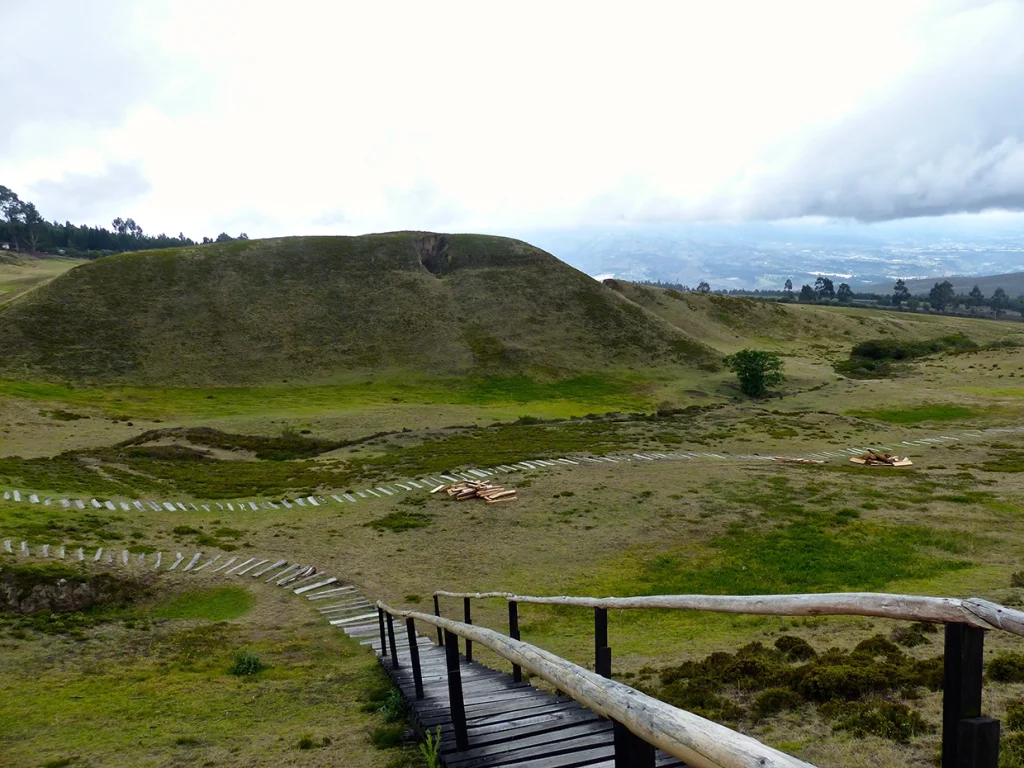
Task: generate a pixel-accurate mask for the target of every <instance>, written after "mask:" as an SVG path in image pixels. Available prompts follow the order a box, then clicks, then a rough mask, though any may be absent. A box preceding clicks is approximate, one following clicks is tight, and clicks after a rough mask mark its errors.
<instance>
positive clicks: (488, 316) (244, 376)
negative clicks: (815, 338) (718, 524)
mask: <svg viewBox="0 0 1024 768" xmlns="http://www.w3.org/2000/svg"><path fill="white" fill-rule="evenodd" d="M0 350H3V353H2V355H0V373H4V374H7V375H16V376H18V377H20V378H24V377H26V376H27V377H42V378H49V379H53V378H60V379H62V380H76V381H94V382H132V383H146V384H178V385H187V384H229V383H230V384H255V383H264V382H274V381H276V382H281V381H283V380H287V381H290V382H298V381H301V382H311V381H331V380H334V379H337V378H339V377H343V376H345V375H347V374H362V373H367V372H376V371H416V372H422V373H426V374H439V375H448V374H466V373H479V374H507V373H518V372H532V373H538V374H542V375H549V376H560V375H565V374H571V373H577V372H583V371H596V370H602V369H610V368H614V369H625V368H632V367H641V366H642V367H650V366H672V365H680V364H682V365H688V366H714V365H715V362H716V360H717V359H718V355H717V353H715V352H714V351H713V350H711V349H710V348H709V347H706V346H704V345H703V344H701V343H699V342H697V341H695V340H694V339H693V338H692V337H690V336H689V335H687V334H686V333H684V332H683V331H681V330H679V329H678V328H675V327H673V326H671V325H670V324H669V323H667V322H665V321H664V320H662V319H660V318H658V317H657V316H656V315H654V314H652V313H650V312H647V311H645V310H644V309H643V308H641V307H639V306H638V305H637V304H635V303H634V302H632V301H629V300H628V299H626V298H625V297H623V296H621V295H619V294H617V293H616V292H615V291H612V290H611V289H609V288H608V287H606V286H604V285H602V284H601V283H598V282H596V281H594V280H593V279H591V278H589V277H587V276H586V275H584V274H583V273H582V272H579V271H577V270H575V269H573V268H571V267H569V266H568V265H566V264H564V263H562V262H560V261H559V260H558V259H556V258H555V257H554V256H551V255H550V254H548V253H546V252H544V251H541V250H539V249H537V248H534V247H532V246H530V245H528V244H526V243H524V242H521V241H517V240H510V239H507V238H500V237H486V236H480V235H437V234H430V233H416V232H399V233H389V234H382V235H365V236H361V237H293V238H280V239H272V240H248V241H236V242H231V243H221V244H215V245H206V246H199V247H188V248H176V249H169V250H163V251H146V252H141V253H130V254H123V255H119V256H110V257H107V258H103V259H99V260H97V261H95V262H91V263H89V264H86V265H83V266H80V267H77V268H76V269H73V270H71V271H69V272H67V273H65V274H63V275H60V276H59V277H57V278H55V279H54V280H52V281H51V282H49V283H48V284H46V285H44V286H41V287H39V288H38V289H36V290H34V291H31V292H30V293H28V294H26V295H25V296H24V297H23V298H21V299H18V300H15V301H12V302H9V303H8V304H7V305H5V306H3V307H2V308H0Z"/></svg>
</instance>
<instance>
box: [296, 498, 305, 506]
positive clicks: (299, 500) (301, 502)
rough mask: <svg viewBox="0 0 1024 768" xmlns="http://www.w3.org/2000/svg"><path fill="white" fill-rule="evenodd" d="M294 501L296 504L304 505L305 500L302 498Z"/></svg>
mask: <svg viewBox="0 0 1024 768" xmlns="http://www.w3.org/2000/svg"><path fill="white" fill-rule="evenodd" d="M295 503H296V504H298V505H299V506H300V507H304V506H306V502H305V500H304V499H296V500H295Z"/></svg>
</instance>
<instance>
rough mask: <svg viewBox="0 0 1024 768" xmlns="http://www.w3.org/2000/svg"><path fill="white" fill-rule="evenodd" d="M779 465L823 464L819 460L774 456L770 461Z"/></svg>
mask: <svg viewBox="0 0 1024 768" xmlns="http://www.w3.org/2000/svg"><path fill="white" fill-rule="evenodd" d="M772 460H773V461H777V462H779V463H780V464H824V463H825V462H824V461H821V460H820V459H794V458H790V457H789V456H776V457H774V458H773V459H772Z"/></svg>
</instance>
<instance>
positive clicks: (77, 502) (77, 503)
mask: <svg viewBox="0 0 1024 768" xmlns="http://www.w3.org/2000/svg"><path fill="white" fill-rule="evenodd" d="M75 506H76V507H78V508H79V509H85V502H84V501H82V500H81V499H75Z"/></svg>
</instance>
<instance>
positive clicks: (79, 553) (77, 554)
mask: <svg viewBox="0 0 1024 768" xmlns="http://www.w3.org/2000/svg"><path fill="white" fill-rule="evenodd" d="M75 557H77V558H78V561H79V562H81V561H83V560H85V550H84V549H82V547H79V548H78V551H77V552H75Z"/></svg>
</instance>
